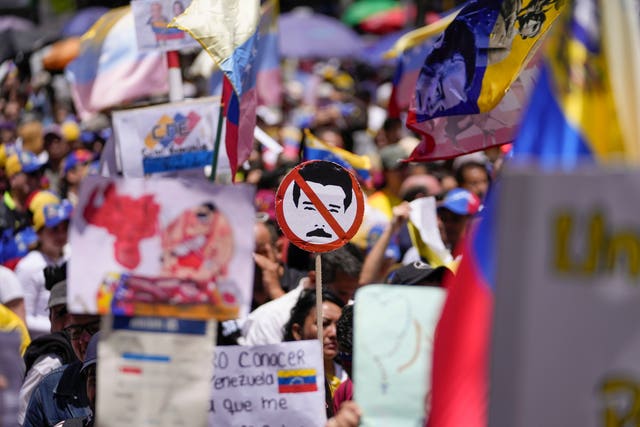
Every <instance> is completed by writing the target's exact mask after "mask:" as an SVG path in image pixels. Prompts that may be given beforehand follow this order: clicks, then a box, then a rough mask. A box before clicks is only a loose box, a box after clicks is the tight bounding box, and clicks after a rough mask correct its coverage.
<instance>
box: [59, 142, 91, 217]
mask: <svg viewBox="0 0 640 427" xmlns="http://www.w3.org/2000/svg"><path fill="white" fill-rule="evenodd" d="M92 161H93V153H92V152H91V151H89V150H86V149H84V148H80V149H77V150H73V151H72V152H71V153H69V154H68V155H67V156H66V157H65V158H64V160H63V161H62V165H61V173H62V174H61V178H60V179H61V182H60V196H61V197H62V198H64V199H68V200H69V201H70V202H71V204H72V205H73V206H75V205H77V204H78V193H79V191H80V183H81V182H82V180H83V179H84V178H85V177H86V176H87V175H88V173H89V165H90V164H91V162H92Z"/></svg>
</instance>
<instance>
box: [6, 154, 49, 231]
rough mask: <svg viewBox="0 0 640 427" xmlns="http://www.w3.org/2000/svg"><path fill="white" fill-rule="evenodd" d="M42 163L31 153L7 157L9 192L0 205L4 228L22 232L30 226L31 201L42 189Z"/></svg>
mask: <svg viewBox="0 0 640 427" xmlns="http://www.w3.org/2000/svg"><path fill="white" fill-rule="evenodd" d="M41 169H42V163H41V162H40V161H39V160H38V158H37V157H36V155H35V154H33V153H31V152H29V151H17V152H15V153H12V154H11V155H9V156H8V157H7V161H6V163H5V165H4V170H5V175H6V177H7V179H8V180H9V191H6V192H5V193H4V196H3V203H2V204H1V205H0V217H1V219H2V228H11V229H13V230H16V231H17V230H20V229H23V228H24V227H26V226H27V225H28V224H29V219H28V215H27V208H28V206H29V199H30V197H31V196H32V195H33V194H34V192H35V191H36V190H38V189H39V188H40V177H41Z"/></svg>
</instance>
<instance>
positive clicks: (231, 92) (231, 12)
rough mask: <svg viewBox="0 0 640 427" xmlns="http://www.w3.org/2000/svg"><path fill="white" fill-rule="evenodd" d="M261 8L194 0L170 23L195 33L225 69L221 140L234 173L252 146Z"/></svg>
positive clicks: (253, 3)
mask: <svg viewBox="0 0 640 427" xmlns="http://www.w3.org/2000/svg"><path fill="white" fill-rule="evenodd" d="M260 12H261V8H260V2H259V0H239V1H234V2H231V1H227V0H194V1H193V2H192V3H191V5H190V6H189V7H188V8H187V10H186V11H185V12H184V13H183V14H182V15H179V16H178V17H176V18H174V19H173V21H172V22H171V23H170V24H169V26H171V27H177V28H180V29H181V30H183V31H186V32H188V33H189V34H190V35H191V36H192V37H193V38H194V39H196V40H197V41H198V42H199V43H200V44H201V45H202V47H203V48H204V49H205V50H206V51H207V52H208V53H209V55H210V56H211V57H212V58H213V60H214V61H215V62H216V63H217V64H218V66H219V67H220V69H221V70H222V72H223V74H224V79H223V85H222V103H223V104H224V108H223V111H224V114H225V117H226V125H225V145H226V149H227V155H228V156H229V164H230V165H231V168H232V176H235V172H236V170H237V167H238V166H239V165H241V164H242V163H244V161H245V160H247V159H248V157H249V154H250V153H251V149H252V147H253V130H254V128H255V125H256V107H257V102H258V101H257V93H256V74H257V67H256V58H257V53H258V41H259V37H260V30H259V25H260V24H261V19H260ZM263 17H264V15H263ZM266 21H267V20H266V19H265V20H263V21H262V22H263V23H264V25H266ZM269 23H270V21H269Z"/></svg>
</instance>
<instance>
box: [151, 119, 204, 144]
mask: <svg viewBox="0 0 640 427" xmlns="http://www.w3.org/2000/svg"><path fill="white" fill-rule="evenodd" d="M198 122H200V115H198V113H196V112H195V111H190V112H189V114H187V115H186V116H185V115H183V114H181V113H176V114H175V115H174V116H173V117H169V116H168V115H166V114H163V115H162V117H160V119H159V120H158V123H157V124H156V125H155V126H154V127H153V128H151V131H150V132H149V134H148V135H147V136H146V138H145V139H144V143H145V145H146V146H147V147H149V148H150V149H153V148H155V147H156V146H157V145H158V144H162V146H163V147H165V148H166V147H168V146H170V145H171V144H174V145H178V146H179V145H182V143H183V142H184V140H185V139H186V138H187V137H188V136H189V134H190V133H191V131H193V130H194V129H195V127H196V126H197V125H198Z"/></svg>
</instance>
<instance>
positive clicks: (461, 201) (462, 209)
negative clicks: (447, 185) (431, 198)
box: [438, 188, 480, 215]
mask: <svg viewBox="0 0 640 427" xmlns="http://www.w3.org/2000/svg"><path fill="white" fill-rule="evenodd" d="M441 209H447V210H450V211H451V212H453V213H455V214H458V215H475V214H476V213H477V212H478V211H479V210H480V199H479V198H478V196H476V195H475V194H473V193H471V192H470V191H467V190H465V189H464V188H454V189H453V190H451V191H449V192H448V193H447V195H446V196H445V197H444V200H443V201H442V203H440V205H439V206H438V210H441Z"/></svg>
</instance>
